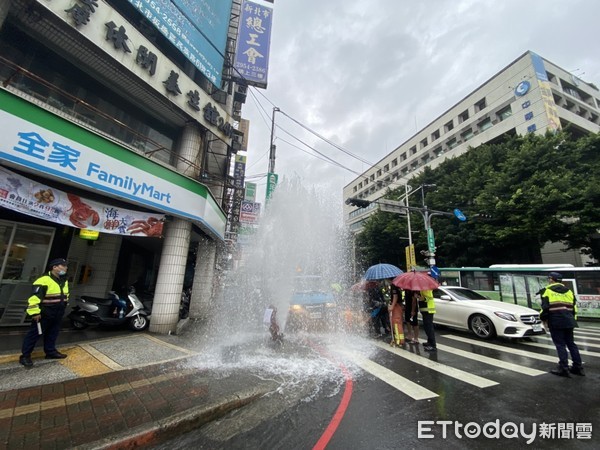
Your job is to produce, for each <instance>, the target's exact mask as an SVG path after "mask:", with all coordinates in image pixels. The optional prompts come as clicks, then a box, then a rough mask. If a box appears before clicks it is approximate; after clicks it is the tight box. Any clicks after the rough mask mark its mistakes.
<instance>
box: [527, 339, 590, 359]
mask: <svg viewBox="0 0 600 450" xmlns="http://www.w3.org/2000/svg"><path fill="white" fill-rule="evenodd" d="M521 344H523V345H529V346H530V347H538V348H549V349H552V350H554V349H556V347H555V346H554V344H541V343H539V342H521ZM582 345H583V344H582ZM579 353H581V354H582V355H586V356H595V357H596V358H600V353H598V352H589V351H587V350H581V349H579Z"/></svg>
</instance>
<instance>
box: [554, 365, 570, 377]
mask: <svg viewBox="0 0 600 450" xmlns="http://www.w3.org/2000/svg"><path fill="white" fill-rule="evenodd" d="M550 373H551V374H552V375H558V376H559V377H565V378H571V374H570V373H569V371H568V370H567V369H565V368H564V367H560V366H558V367H557V368H556V369H552V370H551V371H550Z"/></svg>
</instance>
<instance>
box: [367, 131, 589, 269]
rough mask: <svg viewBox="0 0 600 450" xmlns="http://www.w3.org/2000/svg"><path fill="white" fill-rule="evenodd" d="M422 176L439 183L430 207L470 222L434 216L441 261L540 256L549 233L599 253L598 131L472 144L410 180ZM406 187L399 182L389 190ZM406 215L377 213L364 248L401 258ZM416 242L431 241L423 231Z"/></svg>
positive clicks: (476, 262)
mask: <svg viewBox="0 0 600 450" xmlns="http://www.w3.org/2000/svg"><path fill="white" fill-rule="evenodd" d="M423 183H426V184H436V185H437V188H436V189H435V190H434V191H432V190H427V191H426V193H425V204H426V205H427V206H428V207H429V208H430V209H436V210H442V211H452V210H453V209H454V208H459V209H461V210H463V212H465V214H466V215H467V217H468V220H467V222H466V223H459V222H458V220H453V219H451V218H448V217H434V218H433V220H432V228H434V230H435V234H436V245H437V246H438V251H437V257H438V264H439V265H441V266H465V265H470V266H487V265H490V264H493V263H499V262H503V263H539V262H541V252H540V249H541V247H542V246H543V245H544V243H545V242H548V241H551V242H557V241H560V242H564V243H565V245H566V247H567V248H571V249H578V248H582V247H583V248H584V249H585V251H586V252H588V253H589V254H590V255H592V256H593V257H594V258H596V259H598V258H600V236H599V234H598V233H599V230H600V208H598V206H597V205H600V134H595V135H588V136H585V137H582V138H579V139H575V138H574V137H572V136H571V135H570V134H569V133H568V132H562V133H558V134H555V135H550V134H548V135H546V136H539V135H533V134H529V135H526V136H512V137H508V138H506V139H505V140H504V141H503V142H498V143H494V144H486V145H482V146H480V147H477V148H472V149H470V151H469V152H467V153H465V154H464V155H461V156H459V157H456V158H451V159H448V160H446V161H444V162H443V163H442V164H440V165H439V166H438V167H437V168H435V169H431V168H425V169H424V170H423V172H422V173H421V174H419V175H418V176H416V177H413V178H412V179H411V180H410V181H409V184H410V185H412V186H419V185H420V184H423ZM403 195H404V188H401V189H398V190H396V191H393V192H391V193H390V194H389V195H388V196H387V197H388V198H392V199H399V198H401V197H402V196H403ZM415 216H416V219H415V220H414V222H415V224H416V225H415V226H414V227H413V229H415V230H416V229H418V227H422V226H423V222H422V219H421V218H420V217H418V216H419V215H418V214H413V215H411V218H412V217H415ZM485 216H488V217H485ZM388 221H389V222H391V224H388V223H386V222H388ZM371 222H373V223H371ZM405 222H406V220H405V219H404V217H403V216H394V215H375V216H373V217H372V218H371V219H369V220H368V221H367V223H366V225H365V228H364V230H363V232H362V233H361V236H360V241H359V244H358V245H359V249H362V250H364V251H365V252H366V254H367V255H368V257H367V259H368V260H369V261H371V262H372V261H377V260H378V259H380V258H381V257H382V256H383V255H386V257H392V256H393V255H395V256H396V257H398V258H400V259H401V260H402V261H403V260H404V253H403V251H402V252H398V251H395V250H394V251H392V249H396V248H398V247H400V246H399V245H398V238H399V237H400V236H406V226H405ZM421 229H422V228H421ZM415 243H416V245H417V248H423V249H424V248H426V237H425V236H424V233H421V234H420V235H417V239H415ZM402 247H403V246H402Z"/></svg>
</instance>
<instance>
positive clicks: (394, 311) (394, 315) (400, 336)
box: [388, 279, 404, 347]
mask: <svg viewBox="0 0 600 450" xmlns="http://www.w3.org/2000/svg"><path fill="white" fill-rule="evenodd" d="M389 282H390V296H391V298H392V302H391V303H390V305H389V306H388V311H389V313H390V328H391V330H392V340H391V342H390V345H391V346H392V347H400V346H401V345H404V328H403V327H402V316H403V314H402V294H401V292H400V289H399V288H398V286H395V285H394V284H393V283H392V279H390V280H389Z"/></svg>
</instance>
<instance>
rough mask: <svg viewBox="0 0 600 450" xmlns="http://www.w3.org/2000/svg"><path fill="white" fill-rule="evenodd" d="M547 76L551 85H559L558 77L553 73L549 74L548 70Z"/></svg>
mask: <svg viewBox="0 0 600 450" xmlns="http://www.w3.org/2000/svg"><path fill="white" fill-rule="evenodd" d="M546 75H547V76H548V81H549V82H550V83H554V84H558V83H557V82H556V75H554V74H553V73H550V72H548V71H547V70H546Z"/></svg>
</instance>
